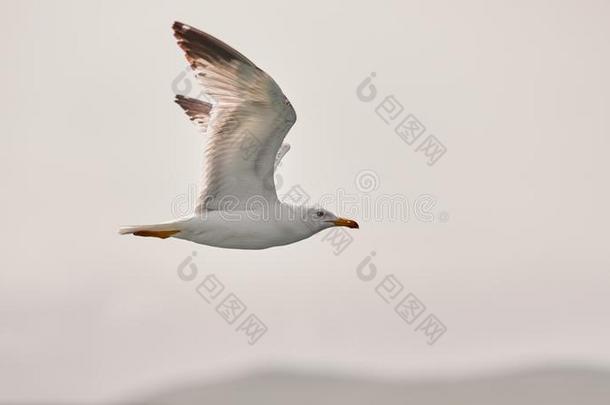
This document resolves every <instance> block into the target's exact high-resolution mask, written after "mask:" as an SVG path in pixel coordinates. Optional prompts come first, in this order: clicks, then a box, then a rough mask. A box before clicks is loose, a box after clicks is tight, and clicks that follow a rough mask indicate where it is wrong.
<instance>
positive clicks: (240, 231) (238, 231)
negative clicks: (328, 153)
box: [166, 203, 333, 249]
mask: <svg viewBox="0 0 610 405" xmlns="http://www.w3.org/2000/svg"><path fill="white" fill-rule="evenodd" d="M269 208H270V209H269V210H268V209H266V208H265V209H260V210H245V211H222V210H219V211H207V212H205V213H204V214H203V215H195V216H192V217H190V218H184V219H180V220H178V221H174V222H170V223H168V224H166V226H167V227H168V229H170V228H171V229H180V232H179V233H177V234H175V235H173V237H175V238H178V239H185V240H189V241H192V242H195V243H200V244H202V245H208V246H215V247H223V248H231V249H265V248H268V247H272V246H281V245H287V244H290V243H294V242H298V241H300V240H302V239H306V238H308V237H310V236H312V235H313V234H315V233H317V232H319V231H321V230H322V229H325V228H327V227H331V226H333V225H332V224H331V223H330V222H329V223H328V224H327V225H325V226H324V227H318V226H312V223H311V222H310V220H309V218H307V217H306V215H302V214H301V210H300V209H298V207H293V206H290V205H287V204H282V203H280V204H279V205H276V206H274V207H269Z"/></svg>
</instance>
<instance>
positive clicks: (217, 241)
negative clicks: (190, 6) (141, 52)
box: [119, 22, 359, 249]
mask: <svg viewBox="0 0 610 405" xmlns="http://www.w3.org/2000/svg"><path fill="white" fill-rule="evenodd" d="M172 28H173V31H174V36H175V37H176V40H177V42H178V45H179V46H180V48H182V50H183V51H184V53H185V54H186V59H187V61H188V63H189V64H190V67H191V69H192V70H193V71H194V74H195V75H196V77H197V81H198V82H199V84H200V85H201V86H202V88H203V94H204V95H205V96H206V98H208V99H209V100H212V101H213V103H208V102H206V101H202V100H199V99H195V98H190V97H186V96H182V95H177V96H176V99H175V101H176V103H177V104H178V105H179V106H180V107H182V109H183V110H184V111H185V112H186V114H187V115H188V117H189V118H190V119H191V121H193V122H194V123H195V124H196V125H197V126H198V128H199V129H200V130H201V131H202V132H203V133H204V134H206V135H207V138H208V145H207V149H206V152H205V157H206V168H205V169H206V170H205V171H204V181H203V186H202V188H201V190H202V191H201V193H200V194H199V196H198V200H197V205H196V208H195V212H194V213H193V215H192V216H189V217H185V218H180V219H177V220H174V221H170V222H165V223H160V224H155V225H139V226H126V227H122V228H121V229H120V230H119V233H120V234H133V235H136V236H145V237H155V238H161V239H167V238H170V237H171V238H178V239H184V240H188V241H191V242H195V243H199V244H202V245H208V246H214V247H220V248H231V249H265V248H269V247H272V246H282V245H287V244H290V243H294V242H297V241H300V240H303V239H306V238H309V237H310V236H312V235H314V234H316V233H317V232H320V231H322V230H324V229H327V228H330V227H335V226H344V227H348V228H358V227H359V226H358V223H357V222H356V221H353V220H350V219H346V218H341V217H338V216H336V215H335V214H333V213H332V212H330V211H328V210H326V209H323V208H319V207H306V206H296V205H291V204H287V203H285V202H283V201H280V199H278V196H277V193H276V189H275V181H274V178H275V177H274V171H275V169H276V168H277V166H278V164H279V163H280V161H281V159H282V158H283V157H284V155H285V154H286V153H287V152H288V150H289V149H290V145H288V144H287V143H283V141H284V138H285V137H286V134H287V133H288V131H289V130H290V128H291V127H292V126H293V125H294V123H295V122H296V113H295V111H294V109H293V108H292V105H291V104H290V101H288V99H287V98H286V96H285V95H284V93H283V92H282V90H281V89H280V87H279V86H278V85H277V84H276V83H275V81H274V80H273V79H272V78H271V77H270V76H269V75H267V74H266V73H265V72H264V71H262V70H261V69H259V68H258V67H257V66H256V65H255V64H254V63H253V62H252V61H250V60H249V59H248V58H246V57H245V56H244V55H242V54H241V53H239V52H238V51H236V50H235V49H233V48H231V47H230V46H228V45H227V44H225V43H224V42H222V41H220V40H218V39H216V38H214V37H213V36H211V35H209V34H206V33H205V32H202V31H200V30H198V29H196V28H194V27H192V26H189V25H186V24H183V23H180V22H174V24H173V27H172Z"/></svg>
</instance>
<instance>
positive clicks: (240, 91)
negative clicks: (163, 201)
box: [173, 22, 296, 212]
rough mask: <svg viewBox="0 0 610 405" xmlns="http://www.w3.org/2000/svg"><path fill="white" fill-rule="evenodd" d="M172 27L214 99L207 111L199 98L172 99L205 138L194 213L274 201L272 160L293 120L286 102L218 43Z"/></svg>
mask: <svg viewBox="0 0 610 405" xmlns="http://www.w3.org/2000/svg"><path fill="white" fill-rule="evenodd" d="M173 29H174V36H175V37H176V39H177V40H178V45H179V46H180V47H181V48H182V49H183V50H184V52H185V53H186V59H187V60H188V62H189V64H190V66H191V68H192V69H193V71H194V72H195V75H196V77H197V80H198V81H199V83H200V84H201V85H202V87H203V90H204V92H205V93H206V95H207V96H209V97H210V98H211V99H213V100H214V103H213V105H212V106H211V110H210V108H209V106H210V105H209V104H207V103H204V102H201V101H198V100H194V99H190V98H186V97H182V96H178V97H177V99H176V102H177V103H178V104H180V106H181V107H182V108H183V109H184V110H185V111H186V112H187V114H188V115H189V117H191V119H192V120H193V121H195V122H197V124H198V125H199V126H200V127H201V128H202V129H203V130H204V131H205V133H206V134H207V135H208V136H209V140H208V146H207V150H206V157H207V159H206V162H205V164H206V169H205V171H204V173H205V180H204V185H203V188H202V193H201V195H200V196H199V202H198V207H197V211H198V212H201V211H203V210H218V209H231V210H239V209H243V208H244V207H246V205H247V203H248V200H249V199H251V198H257V199H261V198H263V199H265V200H266V201H268V202H271V203H273V202H276V201H277V195H276V192H275V184H274V180H273V171H274V164H275V160H276V157H277V155H278V151H279V149H280V146H281V145H282V141H283V139H284V137H285V136H286V133H288V131H289V130H290V128H291V127H292V125H293V124H294V123H295V121H296V114H295V112H294V109H293V108H292V106H291V105H290V102H289V101H288V99H287V98H286V97H285V96H284V94H283V93H282V90H281V89H280V88H279V86H278V85H277V84H276V83H275V82H274V81H273V79H272V78H271V77H269V76H268V75H267V74H266V73H265V72H263V71H262V70H261V69H259V68H258V67H257V66H256V65H255V64H254V63H252V62H251V61H250V60H249V59H248V58H246V57H245V56H244V55H242V54H241V53H239V52H237V51H236V50H234V49H233V48H231V47H230V46H228V45H226V44H225V43H223V42H222V41H220V40H218V39H216V38H214V37H212V36H211V35H209V34H206V33H204V32H202V31H199V30H197V29H195V28H193V27H191V26H188V25H185V24H182V23H179V22H175V23H174V25H173ZM206 109H207V110H208V111H207V113H206V111H205V110H206ZM284 153H285V152H284ZM280 158H281V157H280Z"/></svg>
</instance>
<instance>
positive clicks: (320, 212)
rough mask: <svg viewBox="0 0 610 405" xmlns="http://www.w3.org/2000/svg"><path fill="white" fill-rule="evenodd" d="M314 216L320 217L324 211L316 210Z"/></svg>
mask: <svg viewBox="0 0 610 405" xmlns="http://www.w3.org/2000/svg"><path fill="white" fill-rule="evenodd" d="M316 216H317V217H318V218H322V217H323V216H324V211H318V212H316Z"/></svg>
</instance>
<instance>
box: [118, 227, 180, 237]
mask: <svg viewBox="0 0 610 405" xmlns="http://www.w3.org/2000/svg"><path fill="white" fill-rule="evenodd" d="M179 232H180V229H178V227H177V226H176V224H157V225H133V226H122V227H121V228H120V229H119V234H121V235H130V234H132V235H135V236H149V237H154V238H161V239H166V238H169V237H170V236H174V235H175V234H177V233H179Z"/></svg>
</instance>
